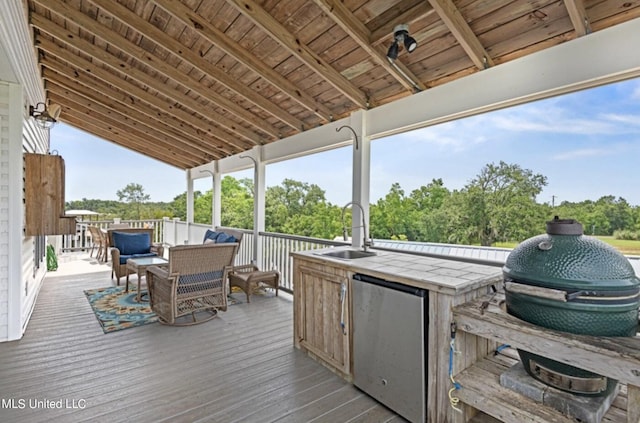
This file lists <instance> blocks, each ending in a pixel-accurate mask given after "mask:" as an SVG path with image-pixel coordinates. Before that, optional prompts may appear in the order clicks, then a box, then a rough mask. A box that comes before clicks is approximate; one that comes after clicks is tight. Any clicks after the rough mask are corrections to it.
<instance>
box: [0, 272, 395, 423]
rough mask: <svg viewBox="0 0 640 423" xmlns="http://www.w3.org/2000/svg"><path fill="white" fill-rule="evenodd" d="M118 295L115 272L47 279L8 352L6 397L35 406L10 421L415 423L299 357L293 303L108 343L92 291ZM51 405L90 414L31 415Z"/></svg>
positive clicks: (145, 329)
mask: <svg viewBox="0 0 640 423" xmlns="http://www.w3.org/2000/svg"><path fill="white" fill-rule="evenodd" d="M65 264H66V263H65ZM134 279H135V278H134ZM111 285H113V282H112V281H111V279H110V269H109V268H108V267H106V266H104V270H103V271H97V272H92V273H84V274H78V275H72V274H70V275H66V274H63V275H61V276H56V273H51V274H50V276H48V277H47V279H46V280H45V283H44V285H43V288H42V290H41V292H40V294H39V296H38V301H37V303H36V307H35V309H34V312H33V316H32V318H31V321H30V323H29V326H28V328H27V331H26V333H25V336H24V337H23V338H22V339H21V340H19V341H14V342H7V343H2V344H0V392H1V393H2V395H1V397H2V399H4V400H9V399H14V400H16V401H18V400H24V401H25V402H26V404H25V407H24V408H23V409H20V408H9V407H6V406H5V407H2V408H0V421H1V422H3V423H5V422H25V421H28V422H30V423H37V422H52V421H55V422H80V421H92V422H128V421H136V422H138V423H142V422H162V421H166V422H194V421H202V422H205V421H215V422H233V421H238V422H240V421H242V422H251V421H253V422H275V421H281V422H307V421H316V422H324V421H331V422H340V421H344V422H347V421H353V422H386V421H392V420H393V421H398V422H400V421H403V420H402V419H401V418H399V417H397V416H396V414H395V413H393V412H392V411H390V410H388V409H386V408H385V407H384V406H382V405H380V404H379V403H377V402H376V401H375V400H373V399H372V398H370V397H369V396H367V395H365V394H363V393H362V392H361V391H360V390H358V389H357V388H355V387H354V386H352V385H351V384H349V383H347V382H345V381H344V380H342V379H341V378H339V377H338V376H336V375H335V374H333V373H332V372H331V371H329V370H328V369H326V368H324V367H323V366H322V365H320V364H318V363H316V362H315V361H314V360H312V359H310V358H309V357H307V356H306V355H305V354H303V353H301V352H300V351H298V350H296V349H295V348H294V347H293V331H292V319H293V307H292V300H291V298H290V297H288V296H287V295H284V294H281V295H280V296H279V297H275V296H253V297H252V302H251V304H245V303H244V302H243V303H242V304H238V305H234V306H230V307H229V309H228V311H227V312H223V313H221V314H220V316H219V317H218V318H216V319H214V320H212V321H210V322H206V323H203V324H201V325H196V326H191V327H170V326H164V325H160V324H151V325H146V326H141V327H137V328H133V329H127V330H124V331H118V332H113V333H108V334H103V332H102V329H101V328H100V325H99V323H98V321H97V320H96V318H95V316H94V314H93V311H92V310H91V307H90V306H89V302H88V301H87V299H86V297H85V295H84V292H83V291H84V290H85V289H94V288H102V287H106V286H111ZM234 295H237V296H238V298H239V299H241V300H243V299H244V294H242V293H240V294H234ZM44 399H47V400H51V401H57V400H60V399H62V400H63V403H64V402H65V401H66V400H69V401H70V402H71V401H74V400H75V402H76V404H77V403H78V401H80V400H84V401H86V407H85V408H84V409H71V408H63V409H42V408H40V409H33V408H30V404H29V401H30V400H31V401H33V400H44ZM5 405H8V404H5ZM16 405H19V403H17V402H16ZM394 419H395V420H394Z"/></svg>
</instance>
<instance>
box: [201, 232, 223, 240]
mask: <svg viewBox="0 0 640 423" xmlns="http://www.w3.org/2000/svg"><path fill="white" fill-rule="evenodd" d="M220 233H221V232H216V231H212V230H211V229H207V232H205V234H204V239H203V240H202V242H203V243H205V242H207V240H208V239H210V240H211V242H216V238H217V237H218V235H220Z"/></svg>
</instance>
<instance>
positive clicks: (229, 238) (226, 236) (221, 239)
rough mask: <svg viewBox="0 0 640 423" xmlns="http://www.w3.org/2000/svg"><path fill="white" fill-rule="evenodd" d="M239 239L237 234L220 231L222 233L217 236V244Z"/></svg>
mask: <svg viewBox="0 0 640 423" xmlns="http://www.w3.org/2000/svg"><path fill="white" fill-rule="evenodd" d="M237 241H238V240H237V239H236V237H235V236H233V235H229V234H225V233H224V232H220V234H218V236H217V237H216V244H222V243H224V242H237Z"/></svg>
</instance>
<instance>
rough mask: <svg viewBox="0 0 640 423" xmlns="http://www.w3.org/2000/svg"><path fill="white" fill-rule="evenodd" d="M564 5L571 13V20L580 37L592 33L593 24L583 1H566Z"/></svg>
mask: <svg viewBox="0 0 640 423" xmlns="http://www.w3.org/2000/svg"><path fill="white" fill-rule="evenodd" d="M564 5H565V7H566V8H567V12H569V18H570V19H571V23H572V24H573V28H574V29H575V31H576V35H577V36H578V37H582V36H583V35H587V34H589V33H591V23H590V22H589V17H588V16H587V9H586V8H585V7H584V1H583V0H564Z"/></svg>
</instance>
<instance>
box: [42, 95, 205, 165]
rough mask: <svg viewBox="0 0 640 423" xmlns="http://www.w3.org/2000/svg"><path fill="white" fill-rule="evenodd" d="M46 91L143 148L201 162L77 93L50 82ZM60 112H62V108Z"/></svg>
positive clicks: (188, 160) (67, 105)
mask: <svg viewBox="0 0 640 423" xmlns="http://www.w3.org/2000/svg"><path fill="white" fill-rule="evenodd" d="M47 91H48V92H49V94H50V98H51V101H52V102H55V103H58V104H60V105H64V106H66V107H68V108H69V109H73V110H75V111H77V112H78V113H81V114H83V115H84V116H85V117H88V118H91V120H92V121H99V122H101V123H102V124H104V125H108V127H110V128H114V129H115V130H118V131H119V132H120V133H123V134H127V136H129V137H130V139H132V140H135V141H139V145H140V146H141V147H142V149H143V150H149V146H150V145H152V146H153V147H154V148H153V150H157V151H159V152H162V154H164V155H167V157H178V156H179V157H180V159H181V160H184V162H188V163H190V164H191V165H193V166H197V165H198V164H199V163H201V162H202V158H201V157H199V156H198V155H197V154H193V153H192V152H187V151H185V150H184V149H182V148H181V147H180V146H177V145H175V144H172V143H169V142H166V141H164V140H162V139H160V138H157V137H156V136H155V135H154V134H153V133H151V134H150V133H147V132H146V131H143V130H140V129H139V128H134V127H131V126H129V125H126V124H125V123H124V121H123V119H121V118H120V117H119V116H115V115H114V114H113V113H112V114H111V115H108V114H104V113H102V112H103V111H104V109H100V108H97V107H95V104H94V103H91V102H88V103H89V104H87V101H86V100H83V99H82V98H78V96H77V95H74V94H73V93H71V92H70V91H69V90H67V89H65V88H62V87H59V86H56V85H55V84H51V83H50V84H49V86H48V87H47ZM77 100H79V101H77ZM62 112H63V113H64V110H63V111H62ZM61 115H62V113H61Z"/></svg>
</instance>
